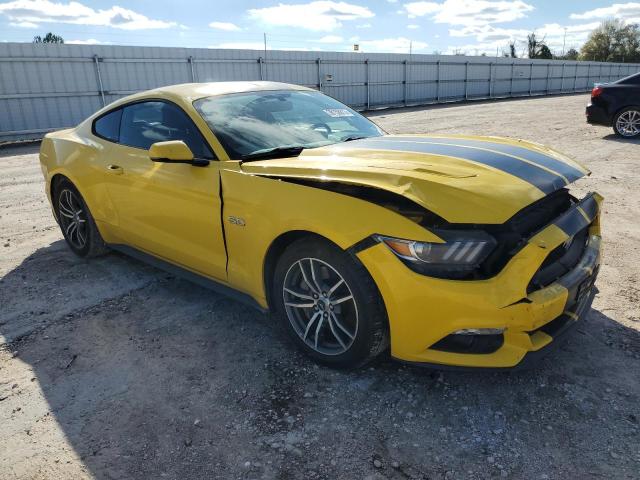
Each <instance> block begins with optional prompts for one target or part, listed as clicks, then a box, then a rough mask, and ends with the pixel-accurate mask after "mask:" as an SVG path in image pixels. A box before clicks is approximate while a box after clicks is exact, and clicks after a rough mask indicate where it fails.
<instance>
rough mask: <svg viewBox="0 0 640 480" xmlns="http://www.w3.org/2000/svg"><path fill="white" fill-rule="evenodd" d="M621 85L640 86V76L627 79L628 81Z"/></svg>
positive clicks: (625, 80)
mask: <svg viewBox="0 0 640 480" xmlns="http://www.w3.org/2000/svg"><path fill="white" fill-rule="evenodd" d="M620 83H623V84H625V85H640V74H638V75H632V76H631V77H627V78H626V79H624V80H622V81H621V82H620Z"/></svg>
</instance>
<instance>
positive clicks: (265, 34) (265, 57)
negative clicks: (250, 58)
mask: <svg viewBox="0 0 640 480" xmlns="http://www.w3.org/2000/svg"><path fill="white" fill-rule="evenodd" d="M262 36H263V38H264V79H265V80H266V79H267V71H268V70H267V33H266V32H265V33H263V34H262Z"/></svg>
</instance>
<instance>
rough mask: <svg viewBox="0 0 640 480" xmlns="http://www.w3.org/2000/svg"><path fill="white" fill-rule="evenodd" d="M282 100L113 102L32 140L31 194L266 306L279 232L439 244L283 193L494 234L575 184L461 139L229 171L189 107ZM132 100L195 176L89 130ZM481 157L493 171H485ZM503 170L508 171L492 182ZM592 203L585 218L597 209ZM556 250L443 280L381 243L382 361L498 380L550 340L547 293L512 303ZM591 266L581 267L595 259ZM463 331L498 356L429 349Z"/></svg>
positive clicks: (409, 139) (558, 237)
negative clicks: (154, 114) (428, 217)
mask: <svg viewBox="0 0 640 480" xmlns="http://www.w3.org/2000/svg"><path fill="white" fill-rule="evenodd" d="M282 89H297V90H305V87H297V86H290V85H284V84H278V83H273V82H220V83H211V84H185V85H178V86H172V87H163V88H159V89H156V90H151V91H147V92H143V93H140V94H136V95H132V96H130V97H127V98H123V99H121V100H118V101H117V102H114V103H113V104H111V105H109V106H107V107H105V108H104V109H102V110H100V111H99V112H97V113H96V114H94V115H93V116H91V117H90V118H88V119H87V120H86V121H84V122H82V123H81V124H80V125H79V126H78V127H76V128H74V129H67V130H63V131H59V132H55V133H51V134H48V135H47V136H46V137H45V139H44V141H43V143H42V148H41V157H40V158H41V163H42V169H43V173H44V176H45V180H46V192H47V195H48V196H49V199H50V200H51V182H52V179H53V178H54V176H56V175H63V176H65V177H67V178H69V179H70V180H71V182H73V184H74V185H75V186H76V187H77V188H78V190H79V191H80V193H81V195H82V196H83V198H84V199H85V201H86V203H87V205H88V207H89V209H90V211H91V213H92V215H93V216H94V218H95V220H96V223H97V225H98V228H99V230H100V233H101V235H102V237H103V238H104V240H105V241H106V242H107V243H111V244H127V245H130V246H132V247H135V248H137V249H139V250H141V251H144V252H146V253H149V254H151V255H154V256H156V257H158V258H161V259H163V260H166V261H168V262H170V263H172V264H174V265H177V266H180V267H183V268H185V269H188V270H189V271H192V272H194V273H197V274H200V275H202V276H204V277H207V278H210V279H214V280H216V281H218V282H220V283H222V284H225V285H228V286H230V287H233V288H234V289H237V290H239V291H241V292H244V293H246V294H248V295H249V296H251V297H252V298H253V299H255V300H256V302H257V303H258V304H259V305H261V306H262V307H265V308H268V307H269V304H268V295H267V292H266V290H265V276H268V274H269V272H265V270H264V269H265V258H266V257H267V254H268V251H269V248H270V246H271V245H272V244H273V242H274V241H275V240H276V239H278V238H279V237H281V236H282V235H286V234H288V233H290V232H297V231H304V232H313V233H316V234H318V235H321V236H323V237H325V238H327V239H328V240H330V241H331V242H333V243H335V244H336V245H338V246H339V247H340V248H342V249H344V250H347V249H349V248H350V247H352V246H353V245H354V244H356V243H357V242H360V241H361V240H363V239H365V238H367V237H370V236H372V235H375V234H380V235H387V236H390V237H396V238H402V239H411V240H416V241H427V242H442V240H441V239H440V238H439V237H438V236H437V235H436V234H435V233H434V232H432V231H430V230H428V229H427V228H424V227H422V226H420V225H418V224H417V223H416V222H414V221H412V220H411V219H408V218H405V217H404V216H402V215H400V214H398V213H396V212H394V211H393V210H392V209H389V208H384V207H382V206H378V205H375V204H372V203H370V202H367V201H365V200H361V199H358V198H354V197H351V196H348V195H343V194H340V193H336V192H332V191H329V190H324V189H320V188H311V187H309V186H305V185H301V184H298V183H295V182H291V181H289V180H292V179H298V180H300V179H302V180H305V179H307V180H313V181H321V182H338V183H341V184H351V185H363V186H367V187H373V188H376V189H381V190H385V191H389V192H393V193H395V194H398V195H402V196H404V197H406V198H408V199H410V200H412V201H413V202H415V203H416V204H418V205H421V206H423V207H424V208H426V209H428V210H431V211H433V212H436V213H437V214H438V215H439V216H441V217H442V218H444V219H445V220H446V221H448V222H450V223H475V224H502V223H504V222H505V221H507V220H508V219H509V218H511V217H512V216H513V215H514V214H516V213H517V212H519V211H520V210H522V209H523V208H524V207H526V206H528V205H530V204H531V203H533V202H535V201H537V200H540V199H541V198H543V197H544V196H545V195H546V194H547V193H549V191H551V190H552V189H557V188H560V187H562V186H565V185H567V184H568V183H570V182H571V181H573V180H574V179H575V178H578V177H579V176H582V175H585V174H588V173H589V172H588V170H587V169H585V168H584V167H583V166H581V165H579V164H578V163H577V162H574V161H573V160H571V159H569V158H568V157H566V156H564V155H562V154H560V153H558V152H555V151H554V150H551V149H548V148H546V147H544V146H541V145H538V144H535V143H532V142H523V141H519V140H511V139H503V138H488V137H475V136H463V135H456V136H453V135H385V136H383V137H380V138H379V139H374V140H372V141H370V142H368V143H367V142H364V143H362V145H363V146H362V147H358V146H357V144H351V143H344V144H336V145H330V146H327V147H321V148H316V149H310V150H305V151H304V152H303V153H302V154H301V155H300V156H299V157H297V158H285V159H274V160H262V161H253V162H250V163H245V164H242V163H241V162H240V161H238V159H231V158H229V156H228V155H227V152H225V150H224V148H223V147H222V145H221V143H220V142H219V141H218V139H216V137H215V135H214V134H213V132H211V130H210V129H209V128H208V126H207V124H206V123H205V122H204V120H203V119H202V117H201V116H200V115H199V114H198V112H197V111H196V110H195V108H194V107H193V105H192V102H193V101H194V100H197V99H199V98H203V97H208V96H213V95H224V94H227V93H234V92H240V91H253V90H282ZM145 99H161V100H166V101H170V102H173V103H175V104H176V105H178V106H179V107H180V108H182V109H183V110H184V111H185V112H186V113H187V115H188V116H189V117H190V118H191V120H193V122H194V123H195V125H196V126H197V127H198V129H199V130H200V131H201V133H202V135H203V136H204V138H205V139H206V141H207V142H208V143H209V145H210V147H211V149H212V150H213V152H214V153H215V156H216V157H217V160H214V161H212V162H211V163H210V165H209V166H208V167H206V168H194V167H192V166H190V165H184V164H163V163H154V162H152V161H151V160H150V158H149V152H148V151H145V150H141V149H138V148H133V147H127V146H125V145H119V144H114V143H112V142H109V141H107V140H104V139H102V138H100V137H97V136H96V135H94V134H93V133H92V131H91V126H92V122H93V120H94V119H95V118H97V117H98V116H100V115H101V114H102V113H104V112H107V111H109V110H111V109H113V108H114V107H117V106H120V105H124V104H126V103H130V102H134V101H139V100H145ZM447 151H450V152H453V153H451V154H447V153H446V152H447ZM527 152H530V153H527ZM496 157H500V159H501V162H503V163H501V164H499V165H498V164H495V163H494V160H493V159H494V158H496ZM509 162H511V163H509ZM511 164H513V165H518V168H519V169H520V170H517V171H515V170H514V171H507V170H508V168H511V167H510V166H509V165H511ZM504 166H507V167H508V168H507V167H504ZM504 168H507V170H505V169H504ZM531 172H534V173H535V175H534V176H535V178H534V176H531V175H533V174H532V173H531ZM538 175H539V176H540V178H538ZM529 176H531V177H530V178H531V179H532V180H531V181H528V179H529ZM595 198H596V200H597V203H598V205H599V204H600V202H601V197H599V196H596V197H595ZM231 219H233V221H231ZM238 219H240V220H241V221H239V220H238ZM590 220H591V221H592V222H593V223H592V224H591V227H590V230H589V233H590V236H591V239H592V245H593V249H595V250H597V251H599V248H600V241H599V238H600V231H599V219H598V216H597V215H595V216H594V217H593V218H590ZM568 238H569V237H568V236H567V234H566V233H565V232H564V231H563V230H562V229H561V228H559V227H558V226H556V225H553V224H551V225H548V226H547V227H546V228H544V229H543V230H542V231H540V232H539V233H538V234H536V235H535V236H533V237H532V238H530V239H529V240H528V242H527V244H526V245H525V246H524V247H523V248H522V249H521V250H520V251H519V252H518V253H517V254H516V255H515V256H513V258H511V260H510V261H509V262H508V264H507V265H506V267H504V268H503V269H502V271H501V272H500V273H498V274H497V275H496V276H494V277H492V278H489V279H486V280H474V281H455V280H444V279H438V278H431V277H427V276H424V275H421V274H418V273H415V272H413V271H411V270H410V269H409V268H407V266H406V265H404V264H403V263H402V262H401V261H400V260H399V259H398V258H397V257H396V256H395V255H394V254H393V253H392V252H391V251H390V250H389V249H388V248H386V247H385V246H384V245H383V244H381V243H378V244H376V245H373V246H371V247H370V248H366V249H364V250H362V251H360V252H358V253H357V257H358V258H359V260H360V261H361V262H362V263H363V265H364V266H365V268H366V269H367V270H368V271H369V273H370V274H371V276H372V278H373V280H374V281H375V284H376V285H377V287H378V289H379V290H380V293H381V295H382V297H383V300H384V304H385V306H386V309H387V315H388V318H389V327H390V332H391V354H392V355H393V356H394V357H395V358H398V359H401V360H406V361H412V362H426V363H436V364H447V365H457V366H473V367H511V366H514V365H516V364H518V362H520V361H521V360H522V358H523V357H524V356H525V354H526V353H527V352H533V351H537V350H540V349H541V348H543V347H544V346H546V345H547V344H549V343H550V342H552V337H551V336H549V335H547V334H545V333H544V332H542V331H537V332H534V333H528V332H532V331H534V330H536V329H537V328H539V327H541V326H543V325H545V324H547V323H548V322H550V321H552V320H554V319H556V318H557V317H559V316H560V315H562V314H563V313H565V311H564V308H565V304H566V302H567V296H568V290H567V288H566V287H564V286H563V285H561V284H559V283H554V284H552V285H550V286H548V287H546V288H544V289H541V290H538V291H536V292H532V293H527V284H528V283H529V281H530V279H531V278H532V276H533V275H534V273H535V272H536V270H538V269H539V268H540V266H541V264H542V263H543V262H544V260H545V258H546V257H547V256H548V254H549V252H551V251H552V250H553V249H554V248H555V247H557V246H558V245H561V244H562V243H563V242H565V241H567V239H568ZM594 258H595V260H594V262H597V260H598V258H599V257H594ZM594 264H595V263H594ZM584 268H590V267H584ZM569 313H570V312H569ZM467 328H505V329H506V330H505V334H504V344H503V346H502V347H501V348H500V349H499V350H498V351H496V352H495V353H491V354H484V355H478V354H461V353H451V352H443V351H437V350H433V349H430V348H429V347H430V346H431V345H432V344H434V343H435V342H437V341H438V340H440V339H441V338H443V337H444V336H446V335H448V334H450V333H452V332H454V331H456V330H459V329H467Z"/></svg>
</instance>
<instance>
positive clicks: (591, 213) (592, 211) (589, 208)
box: [580, 196, 598, 220]
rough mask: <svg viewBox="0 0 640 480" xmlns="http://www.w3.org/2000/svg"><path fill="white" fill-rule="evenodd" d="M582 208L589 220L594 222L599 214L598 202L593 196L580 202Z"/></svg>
mask: <svg viewBox="0 0 640 480" xmlns="http://www.w3.org/2000/svg"><path fill="white" fill-rule="evenodd" d="M580 207H581V208H582V210H583V211H584V213H586V214H587V217H589V220H593V219H594V218H596V215H597V214H598V202H596V199H595V198H594V197H593V196H590V197H587V198H585V199H584V200H583V201H582V202H580Z"/></svg>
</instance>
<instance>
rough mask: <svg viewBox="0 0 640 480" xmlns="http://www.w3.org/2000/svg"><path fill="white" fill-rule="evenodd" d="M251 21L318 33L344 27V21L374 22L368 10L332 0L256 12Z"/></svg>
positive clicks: (269, 8)
mask: <svg viewBox="0 0 640 480" xmlns="http://www.w3.org/2000/svg"><path fill="white" fill-rule="evenodd" d="M248 13H249V17H250V18H252V19H254V20H258V21H259V22H261V23H264V24H266V25H269V26H273V27H299V28H305V29H307V30H314V31H331V30H335V29H336V28H338V27H340V26H342V22H343V21H351V20H360V19H364V18H371V17H373V16H374V14H373V12H372V11H371V10H369V9H368V8H367V7H361V6H359V5H353V4H350V3H346V2H334V1H329V0H319V1H313V2H310V3H306V4H284V3H280V4H278V5H277V6H275V7H266V8H252V9H250V10H249V11H248Z"/></svg>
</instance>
